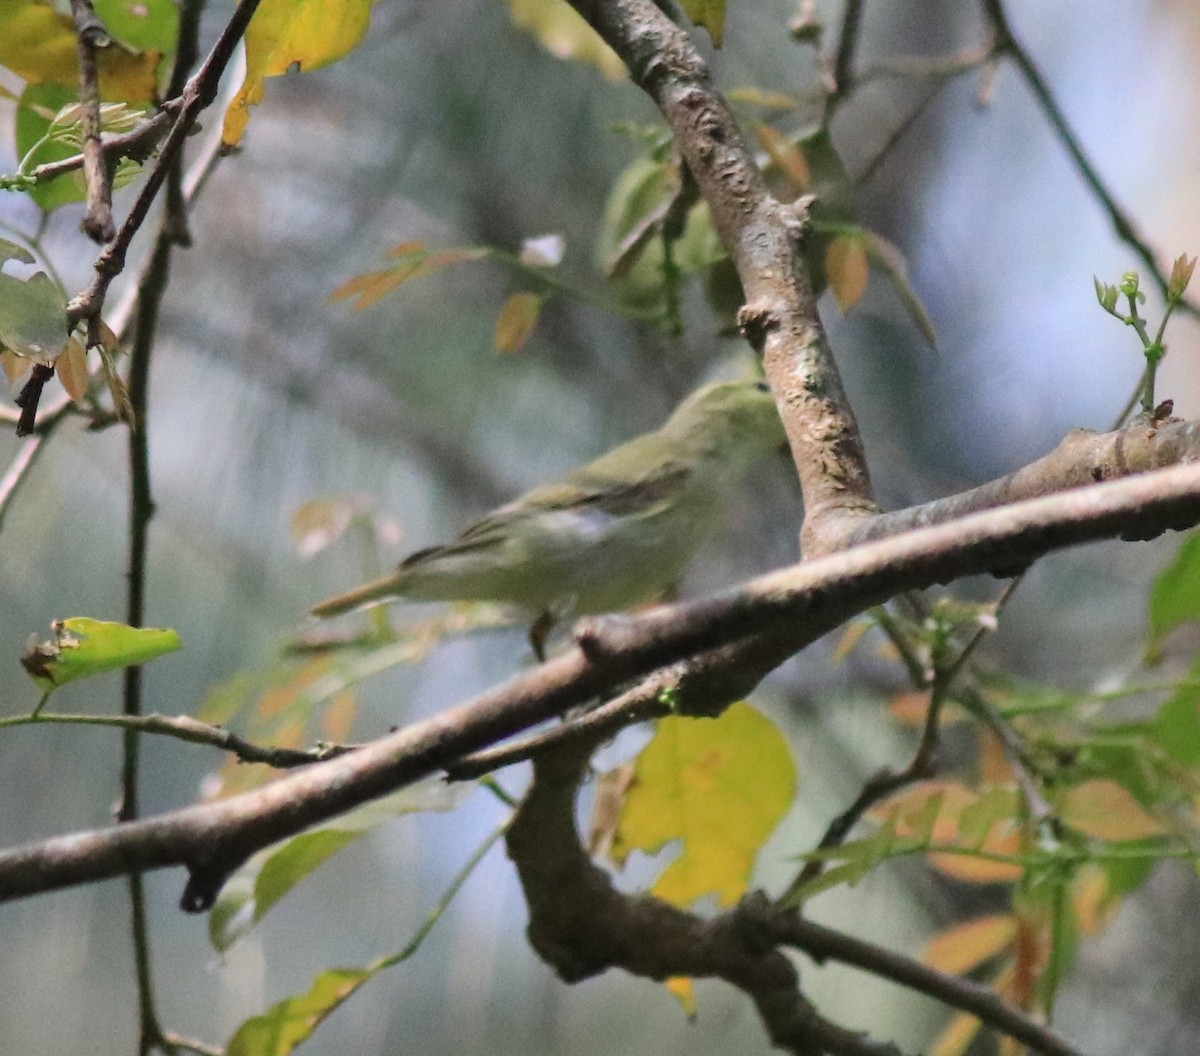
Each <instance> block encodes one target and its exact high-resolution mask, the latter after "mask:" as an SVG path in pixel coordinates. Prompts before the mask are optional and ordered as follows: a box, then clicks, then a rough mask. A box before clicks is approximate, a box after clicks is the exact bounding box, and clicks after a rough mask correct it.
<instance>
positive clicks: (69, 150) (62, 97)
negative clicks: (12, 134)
mask: <svg viewBox="0 0 1200 1056" xmlns="http://www.w3.org/2000/svg"><path fill="white" fill-rule="evenodd" d="M74 101H75V90H74V89H73V88H68V87H66V86H65V85H62V84H52V83H50V84H27V85H26V86H25V90H24V91H23V92H22V93H21V101H20V103H19V104H18V106H17V156H18V157H19V158H21V169H22V171H24V172H32V171H33V170H34V169H35V168H37V166H39V165H44V164H46V163H47V162H51V161H62V160H63V158H69V157H71V155H73V154H78V153H79V151H78V148H77V147H75V146H74V145H72V144H70V143H65V142H63V141H62V140H60V139H54V138H50V137H48V136H47V133H48V132H49V131H50V124H51V122H52V121H53V120H54V115H55V114H56V113H57V112H58V111H59V109H60V108H62V107H64V106H66V105H68V104H69V103H73V102H74ZM28 193H29V197H30V198H32V199H33V200H34V202H36V203H37V205H38V207H39V208H40V209H41V210H42V212H44V213H51V212H53V211H54V210H55V209H57V208H58V207H59V206H60V205H66V204H67V203H68V202H82V201H83V200H84V198H85V197H86V196H87V191H86V189H85V187H84V183H83V177H82V175H81V174H80V173H79V172H78V171H76V172H68V173H64V174H63V175H62V176H59V177H58V178H57V179H54V180H51V181H50V182H49V183H39V184H38V185H37V186H36V187H34V188H32V189H31V190H30V191H29V192H28Z"/></svg>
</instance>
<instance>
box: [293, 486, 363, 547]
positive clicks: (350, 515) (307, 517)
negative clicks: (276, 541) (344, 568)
mask: <svg viewBox="0 0 1200 1056" xmlns="http://www.w3.org/2000/svg"><path fill="white" fill-rule="evenodd" d="M369 512H370V510H369V507H368V506H367V505H366V504H365V503H364V502H363V501H362V500H360V499H355V498H353V497H347V496H344V495H339V496H336V497H334V498H329V499H309V501H308V502H302V503H301V504H300V505H299V506H297V507H296V509H295V510H293V511H292V521H291V525H290V527H291V536H292V546H294V547H295V548H296V553H298V554H299V555H300V556H301V557H312V556H313V555H314V554H319V553H320V552H321V551H322V550H324V549H325V548H326V547H328V546H330V545H332V544H333V543H335V542H337V540H339V539H340V538H341V537H342V536H343V535H345V534H346V529H348V528H349V527H350V525H351V524H353V523H354V520H355V518H356V517H364V516H365V515H367V514H368V513H369Z"/></svg>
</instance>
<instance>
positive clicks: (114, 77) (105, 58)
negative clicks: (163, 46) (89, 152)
mask: <svg viewBox="0 0 1200 1056" xmlns="http://www.w3.org/2000/svg"><path fill="white" fill-rule="evenodd" d="M159 57H160V56H159V55H158V53H156V52H152V51H147V52H141V53H138V52H132V51H129V50H126V49H125V48H121V47H110V48H102V49H101V50H100V52H99V54H98V55H97V57H96V62H97V65H98V67H99V71H100V95H101V98H103V99H106V100H112V99H122V100H125V101H126V102H145V101H147V100H149V99H153V98H154V91H155V86H156V84H155V73H156V70H157V68H158V60H159ZM0 66H5V67H7V68H8V69H10V70H12V72H13V73H15V74H16V75H17V76H18V77H20V78H21V79H22V80H24V81H27V82H28V83H30V84H45V83H52V84H60V85H65V86H67V87H70V88H76V87H78V85H79V58H78V53H77V51H76V45H75V30H74V26H73V25H72V22H71V19H70V18H69V17H67V16H65V15H60V14H58V13H57V12H56V11H55V10H54V8H53V6H52V5H51V4H49V3H47V2H45V0H4V2H2V3H0Z"/></svg>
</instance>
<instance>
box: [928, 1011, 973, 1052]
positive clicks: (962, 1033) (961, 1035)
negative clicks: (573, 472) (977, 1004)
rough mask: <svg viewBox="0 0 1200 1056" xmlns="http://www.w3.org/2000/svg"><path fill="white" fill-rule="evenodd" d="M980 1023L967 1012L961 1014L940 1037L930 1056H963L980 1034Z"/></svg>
mask: <svg viewBox="0 0 1200 1056" xmlns="http://www.w3.org/2000/svg"><path fill="white" fill-rule="evenodd" d="M979 1027H980V1022H979V1020H978V1019H977V1018H976V1017H975V1016H972V1015H969V1014H967V1013H966V1012H960V1013H959V1014H958V1015H957V1016H955V1017H954V1018H953V1019H952V1020H950V1022H949V1023H948V1024H947V1026H946V1029H945V1030H943V1031H942V1032H941V1034H939V1035H938V1037H937V1041H935V1042H934V1043H933V1047H932V1048H931V1049H930V1050H929V1056H963V1053H965V1052H966V1051H967V1049H968V1048H969V1047H970V1045H971V1042H972V1041H974V1040H975V1035H976V1034H978V1033H979Z"/></svg>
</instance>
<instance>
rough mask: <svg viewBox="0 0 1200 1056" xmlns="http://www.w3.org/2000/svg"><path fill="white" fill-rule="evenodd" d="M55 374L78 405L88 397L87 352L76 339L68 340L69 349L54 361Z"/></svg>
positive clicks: (64, 350) (65, 349)
mask: <svg viewBox="0 0 1200 1056" xmlns="http://www.w3.org/2000/svg"><path fill="white" fill-rule="evenodd" d="M54 373H55V374H57V375H58V380H59V381H60V382H62V387H63V388H64V389H66V390H67V395H68V396H70V397H71V399H73V400H74V401H75V402H76V403H78V402H79V401H80V400H82V399H83V397H84V396H85V395H87V387H88V369H87V350H86V349H85V348H84V347H83V345H82V344H81V343H80V342H79V341H78V340H77V339H76V338H74V337H72V338H68V339H67V347H66V348H64V349H63V350H62V352H60V353H59V356H58V359H56V360H55V361H54Z"/></svg>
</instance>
